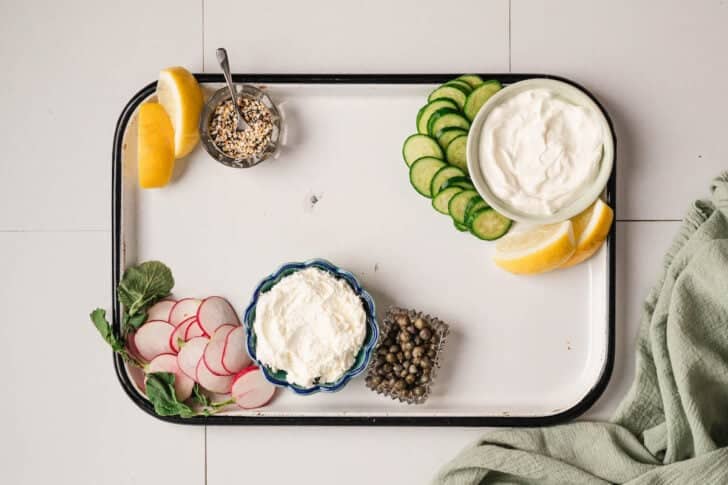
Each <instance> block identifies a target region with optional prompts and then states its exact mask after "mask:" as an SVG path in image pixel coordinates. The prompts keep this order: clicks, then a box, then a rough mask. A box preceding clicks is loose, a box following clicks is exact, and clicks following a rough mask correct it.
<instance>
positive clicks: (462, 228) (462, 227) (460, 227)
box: [452, 221, 468, 232]
mask: <svg viewBox="0 0 728 485" xmlns="http://www.w3.org/2000/svg"><path fill="white" fill-rule="evenodd" d="M452 223H453V225H454V226H455V229H457V230H458V231H460V232H466V231H467V230H468V226H466V225H463V224H458V223H457V222H455V221H452Z"/></svg>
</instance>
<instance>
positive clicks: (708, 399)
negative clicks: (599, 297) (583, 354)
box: [434, 172, 728, 485]
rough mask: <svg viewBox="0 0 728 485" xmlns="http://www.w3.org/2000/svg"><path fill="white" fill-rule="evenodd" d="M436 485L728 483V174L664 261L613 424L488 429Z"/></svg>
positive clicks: (697, 207)
mask: <svg viewBox="0 0 728 485" xmlns="http://www.w3.org/2000/svg"><path fill="white" fill-rule="evenodd" d="M434 483H435V484H438V485H470V484H491V483H496V484H559V485H565V484H579V485H588V484H600V485H601V484H607V483H630V484H701V485H702V484H706V485H710V484H728V172H725V173H723V174H722V175H721V176H719V177H718V178H716V179H715V180H714V181H713V184H712V199H711V200H709V201H697V202H695V204H694V205H693V207H691V208H690V210H689V212H688V214H687V216H686V217H685V220H684V221H683V223H682V227H681V228H680V232H679V233H678V235H677V237H676V238H675V241H674V242H673V244H672V247H671V248H670V251H669V252H668V253H667V256H665V260H664V266H663V269H662V275H661V276H660V281H659V282H658V283H657V285H656V286H655V287H654V288H653V289H652V291H650V293H649V296H648V297H647V301H646V302H645V304H644V309H643V313H642V321H641V327H640V332H639V336H638V340H637V369H636V375H635V380H634V383H633V384H632V388H631V389H630V391H629V393H628V394H627V396H626V397H625V399H624V401H623V402H622V403H621V405H620V407H619V409H618V410H617V413H616V415H615V417H614V418H613V420H612V422H611V423H595V422H576V423H571V424H566V425H561V426H554V427H550V428H536V429H523V428H522V429H503V430H498V431H495V432H492V433H489V434H488V435H486V436H484V437H483V438H481V439H480V440H478V441H477V442H476V443H475V444H474V445H472V446H470V447H469V448H467V449H465V450H464V451H462V452H461V453H460V454H459V455H458V456H457V457H456V458H455V459H454V460H452V461H451V462H450V463H448V464H447V465H446V466H445V467H444V468H443V469H442V471H441V472H440V473H439V474H438V476H437V477H436V478H435V481H434Z"/></svg>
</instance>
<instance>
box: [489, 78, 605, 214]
mask: <svg viewBox="0 0 728 485" xmlns="http://www.w3.org/2000/svg"><path fill="white" fill-rule="evenodd" d="M603 144H604V133H603V129H602V125H601V124H600V122H599V118H598V116H597V114H596V113H595V112H594V111H593V110H591V109H588V108H585V107H582V106H578V105H575V104H573V103H571V102H569V101H567V100H565V99H563V98H560V97H558V96H557V95H556V94H555V93H553V92H551V91H550V90H547V89H531V90H528V91H524V92H522V93H520V94H517V95H515V96H514V97H513V98H511V99H509V100H507V101H505V102H503V103H502V104H501V105H499V106H497V107H495V108H494V109H493V110H492V111H491V112H490V114H489V115H488V117H487V118H486V120H485V122H484V123H483V127H482V131H481V138H480V146H479V147H478V148H479V161H480V167H481V170H482V172H483V176H484V177H485V180H486V182H487V183H488V186H489V187H490V189H491V190H492V191H493V194H494V195H496V196H497V197H498V198H499V199H501V200H502V201H503V202H505V203H506V204H507V205H508V206H510V207H511V208H513V209H516V210H517V211H520V212H523V213H526V214H529V215H552V214H554V213H555V212H557V211H559V209H561V208H563V207H565V206H567V205H569V204H570V203H571V202H573V201H574V200H575V199H577V198H578V197H579V196H580V195H581V193H582V191H583V189H585V188H587V187H588V186H589V184H591V183H592V182H593V181H594V180H595V179H596V176H597V174H598V172H599V166H600V164H601V159H602V147H603Z"/></svg>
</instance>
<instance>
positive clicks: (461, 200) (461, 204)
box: [447, 190, 479, 224]
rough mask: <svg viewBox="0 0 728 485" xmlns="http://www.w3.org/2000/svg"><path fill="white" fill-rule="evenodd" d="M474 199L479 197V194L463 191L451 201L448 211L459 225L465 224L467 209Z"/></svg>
mask: <svg viewBox="0 0 728 485" xmlns="http://www.w3.org/2000/svg"><path fill="white" fill-rule="evenodd" d="M473 197H479V195H478V192H476V191H475V190H463V191H462V192H460V193H459V194H457V195H456V196H455V197H453V198H452V199H450V203H449V204H448V206H447V211H448V212H449V213H450V216H451V217H452V219H453V220H454V221H455V222H457V223H458V224H464V223H465V208H466V207H467V206H468V202H470V199H472V198H473Z"/></svg>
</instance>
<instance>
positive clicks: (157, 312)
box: [147, 300, 177, 322]
mask: <svg viewBox="0 0 728 485" xmlns="http://www.w3.org/2000/svg"><path fill="white" fill-rule="evenodd" d="M175 303H177V301H176V300H162V301H158V302H157V303H155V304H154V305H152V306H151V307H149V310H147V322H150V321H152V320H164V321H165V322H166V321H167V319H168V318H169V312H170V311H171V310H172V307H173V306H174V304H175Z"/></svg>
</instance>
